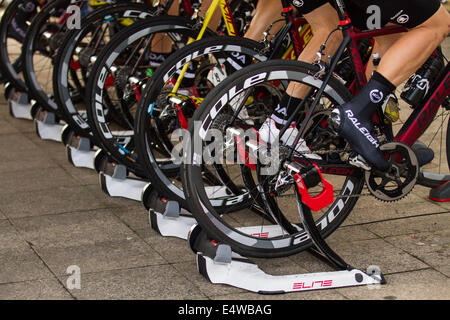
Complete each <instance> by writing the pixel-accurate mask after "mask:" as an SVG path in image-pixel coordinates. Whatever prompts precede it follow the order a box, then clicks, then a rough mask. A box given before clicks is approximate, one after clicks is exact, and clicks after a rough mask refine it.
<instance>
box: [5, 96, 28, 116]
mask: <svg viewBox="0 0 450 320" xmlns="http://www.w3.org/2000/svg"><path fill="white" fill-rule="evenodd" d="M8 104H9V111H10V113H11V115H12V116H13V117H14V118H17V119H25V120H33V117H32V116H31V112H30V109H31V105H30V104H22V103H19V102H17V101H15V100H8Z"/></svg>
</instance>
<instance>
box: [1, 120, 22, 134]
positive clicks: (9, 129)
mask: <svg viewBox="0 0 450 320" xmlns="http://www.w3.org/2000/svg"><path fill="white" fill-rule="evenodd" d="M4 118H5V117H3V116H2V117H1V118H0V135H3V134H5V135H6V134H15V133H19V130H17V128H15V127H13V126H12V125H11V124H10V123H9V121H6V120H5V119H4Z"/></svg>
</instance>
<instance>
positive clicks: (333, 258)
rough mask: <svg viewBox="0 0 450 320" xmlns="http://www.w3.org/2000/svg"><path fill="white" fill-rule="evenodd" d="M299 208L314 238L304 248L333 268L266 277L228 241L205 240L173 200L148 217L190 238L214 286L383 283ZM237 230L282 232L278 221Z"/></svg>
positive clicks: (157, 226)
mask: <svg viewBox="0 0 450 320" xmlns="http://www.w3.org/2000/svg"><path fill="white" fill-rule="evenodd" d="M300 207H301V208H302V209H301V218H302V221H303V226H304V229H305V231H306V232H307V234H308V236H309V238H310V239H311V240H312V247H311V248H310V249H308V251H309V252H310V253H311V254H313V255H314V256H315V257H317V258H319V259H320V260H322V261H324V262H326V263H327V264H329V265H330V266H332V267H333V268H334V269H335V271H331V272H318V273H305V274H293V275H280V276H278V275H277V276H274V275H270V274H268V273H266V272H264V271H263V270H261V269H260V268H259V267H258V265H257V264H256V263H254V262H252V261H251V260H250V259H248V258H246V257H243V256H241V255H239V254H237V253H235V252H233V251H232V249H231V247H230V246H229V245H227V244H224V243H217V242H216V241H212V240H211V239H209V238H208V236H207V234H206V232H204V231H203V230H202V229H201V227H200V226H199V225H197V224H196V221H195V219H194V218H193V217H192V216H191V215H190V213H189V212H187V211H183V209H180V207H179V205H178V203H177V202H175V201H168V202H167V203H166V207H165V210H164V212H163V213H159V212H156V211H155V210H153V209H150V210H149V221H150V225H151V227H152V228H153V229H154V230H156V231H157V232H158V233H160V234H161V235H162V236H166V237H168V236H170V237H177V238H181V239H186V240H188V241H189V245H190V247H191V249H192V251H193V252H194V253H195V254H196V262H197V269H198V271H199V273H200V274H201V275H203V276H204V277H205V278H206V279H207V280H208V281H210V282H211V283H214V284H226V285H230V286H234V287H237V288H241V289H244V290H247V291H251V292H256V293H260V294H279V293H288V292H297V291H308V290H320V289H331V288H341V287H350V286H363V285H380V284H385V283H386V281H385V279H384V277H383V275H382V274H381V272H380V271H379V270H378V269H376V268H373V267H372V268H371V269H370V270H369V268H368V270H367V272H364V271H362V270H359V269H356V268H353V267H351V266H350V265H348V264H347V263H346V262H345V261H344V260H343V259H342V258H341V257H340V256H338V255H337V254H336V253H335V252H334V251H333V250H332V249H331V248H330V247H329V246H328V245H327V244H326V242H325V241H324V239H323V238H322V236H321V234H320V232H319V231H318V229H317V228H316V225H315V222H314V219H313V217H312V214H311V210H310V209H309V208H308V207H307V206H306V205H304V204H303V203H301V206H300ZM240 231H241V232H243V233H246V234H250V235H254V236H255V237H268V236H269V235H270V237H275V236H277V235H279V236H281V235H282V231H281V228H280V227H279V226H278V225H273V226H265V232H267V234H264V235H262V234H260V232H261V227H260V226H254V227H243V228H240Z"/></svg>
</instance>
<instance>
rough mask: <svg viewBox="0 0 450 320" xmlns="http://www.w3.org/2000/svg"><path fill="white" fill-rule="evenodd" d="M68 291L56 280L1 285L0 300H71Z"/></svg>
mask: <svg viewBox="0 0 450 320" xmlns="http://www.w3.org/2000/svg"><path fill="white" fill-rule="evenodd" d="M70 299H73V298H72V297H71V296H70V294H69V293H68V292H67V290H66V289H65V288H64V287H63V286H62V285H61V284H60V283H59V282H58V281H57V280H56V279H42V280H34V281H23V282H15V283H8V284H0V300H70Z"/></svg>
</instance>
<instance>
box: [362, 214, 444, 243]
mask: <svg viewBox="0 0 450 320" xmlns="http://www.w3.org/2000/svg"><path fill="white" fill-rule="evenodd" d="M364 227H365V228H367V229H368V230H370V231H371V232H373V233H375V234H377V235H379V236H380V237H390V236H396V235H405V234H409V235H412V236H414V235H415V234H416V233H419V232H433V231H440V230H445V229H450V212H449V213H444V214H436V215H427V216H419V217H412V218H409V219H399V220H390V221H385V222H378V223H372V224H367V225H365V226H364Z"/></svg>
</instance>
